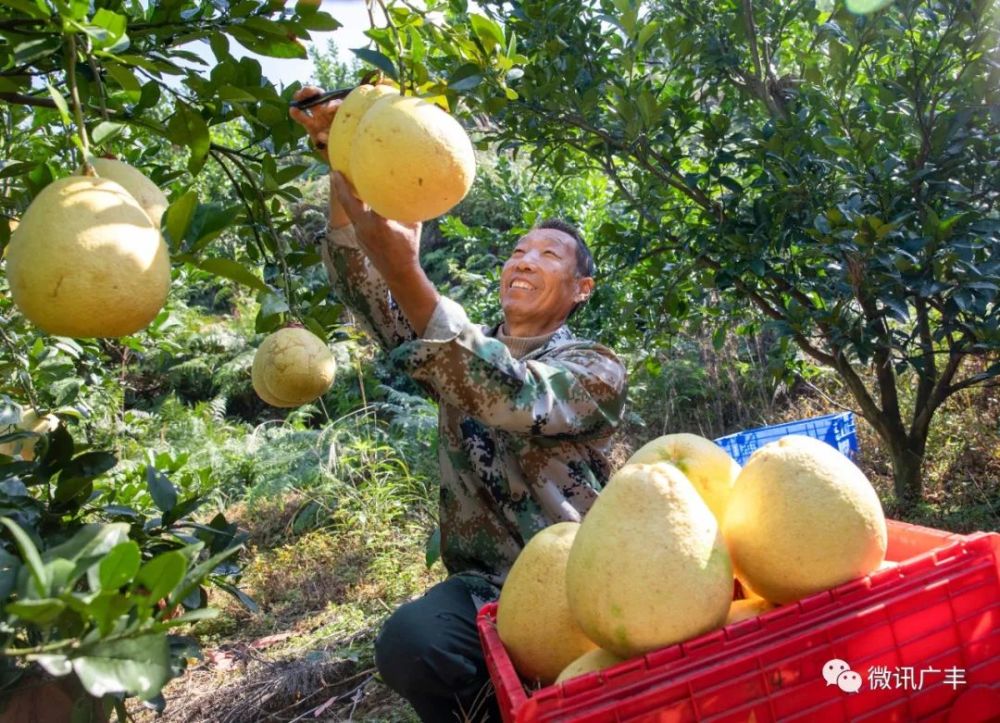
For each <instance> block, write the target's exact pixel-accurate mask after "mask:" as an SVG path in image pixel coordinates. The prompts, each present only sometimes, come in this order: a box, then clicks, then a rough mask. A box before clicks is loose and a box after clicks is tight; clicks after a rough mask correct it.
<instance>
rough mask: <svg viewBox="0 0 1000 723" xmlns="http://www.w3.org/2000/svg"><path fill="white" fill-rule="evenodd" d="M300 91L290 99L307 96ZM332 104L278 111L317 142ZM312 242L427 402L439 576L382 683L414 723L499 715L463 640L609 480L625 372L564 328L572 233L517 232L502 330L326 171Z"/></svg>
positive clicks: (384, 640) (583, 296)
mask: <svg viewBox="0 0 1000 723" xmlns="http://www.w3.org/2000/svg"><path fill="white" fill-rule="evenodd" d="M319 92H320V91H319V89H317V88H311V87H306V88H303V89H302V90H300V91H299V92H298V94H296V99H299V98H306V97H310V96H312V95H315V94H317V93H319ZM337 105H338V101H331V102H330V103H328V104H326V105H322V106H314V107H313V108H312V109H311V112H308V113H307V112H305V111H301V110H297V109H293V110H292V111H291V114H292V117H293V118H294V119H295V120H297V121H298V122H299V123H301V124H302V125H303V126H304V127H305V128H306V130H307V131H308V132H309V135H310V138H311V140H312V142H313V144H314V145H315V146H316V147H317V148H320V149H322V148H324V147H325V142H326V139H327V131H328V129H329V127H330V122H331V120H332V118H333V116H334V114H335V113H336V108H337ZM330 184H331V193H330V218H329V228H328V230H327V233H326V237H325V239H324V241H323V243H322V247H321V251H322V254H323V260H324V263H325V265H326V268H327V271H328V273H329V275H330V279H331V281H332V283H333V285H334V288H335V289H336V291H337V294H338V295H339V296H340V298H341V300H342V301H343V302H344V303H345V304H346V305H347V306H348V307H350V308H351V309H352V310H353V311H354V313H355V315H356V316H357V318H358V320H359V322H360V323H361V324H362V325H363V326H364V327H366V329H367V330H368V331H369V333H371V334H372V336H374V337H375V339H376V340H378V341H379V343H380V344H381V345H382V346H383V347H384V348H385V349H386V350H387V351H388V352H389V357H390V360H391V361H392V362H393V363H394V365H395V366H396V368H398V369H399V370H400V371H403V372H404V373H406V374H408V375H409V376H410V377H412V378H413V379H415V380H416V381H417V382H418V383H420V384H421V385H422V386H423V387H424V388H425V389H426V390H427V391H428V392H429V393H430V394H431V395H432V396H433V397H434V398H435V399H436V400H437V402H438V404H439V433H440V444H439V448H440V452H439V458H440V465H441V497H440V527H441V557H442V560H443V562H444V565H445V567H446V569H447V570H448V573H449V577H448V579H447V580H446V581H445V582H442V583H440V584H438V585H436V586H434V587H433V588H431V589H430V590H429V591H428V592H427V593H426V595H424V597H423V598H421V599H419V600H415V601H412V602H409V603H407V604H405V605H403V606H402V607H400V608H399V609H398V610H396V611H395V612H394V613H393V614H392V615H391V616H390V617H389V619H388V621H387V622H386V624H385V626H384V627H383V629H382V631H381V633H380V634H379V637H378V639H377V640H376V643H375V662H376V664H377V666H378V669H379V672H380V674H381V675H382V678H383V679H384V680H385V682H386V683H387V684H388V685H389V686H390V687H391V688H393V689H394V690H396V691H397V692H398V693H400V694H401V695H402V696H403V697H405V698H406V699H407V700H408V701H409V702H410V703H411V704H412V705H413V707H414V709H416V711H417V713H418V714H419V715H420V717H421V719H422V720H424V721H456V720H467V719H471V720H481V719H483V718H486V719H488V720H499V713H498V710H497V704H496V701H495V698H494V697H493V696H492V695H489V694H488V690H489V689H488V682H489V676H488V673H487V671H486V667H485V663H484V659H483V653H482V649H481V647H480V644H479V638H478V635H477V633H476V625H475V616H476V612H477V610H478V608H479V607H480V606H481V605H482V604H483V603H484V602H487V601H489V600H493V599H496V597H497V596H498V595H499V590H500V586H501V585H502V584H503V582H504V578H505V577H506V575H507V572H508V570H509V569H510V566H511V565H512V564H513V562H514V560H515V558H516V557H517V554H518V552H520V550H521V549H522V548H523V547H524V544H525V543H526V542H527V540H529V539H530V538H531V537H532V535H534V534H535V533H536V532H538V531H539V530H541V529H543V528H545V527H546V526H548V525H551V524H554V523H556V522H561V521H566V520H574V521H578V520H580V519H581V518H582V516H583V515H584V514H585V513H586V512H587V510H588V509H590V506H591V504H593V502H594V500H595V499H596V497H597V493H598V491H599V490H600V489H601V488H602V486H603V485H604V484H605V483H606V482H607V479H608V476H609V474H610V469H609V463H608V457H607V452H608V447H609V440H610V436H611V434H612V432H613V431H614V430H615V428H616V427H617V426H618V424H619V421H620V418H621V410H622V405H623V403H624V399H625V384H626V380H625V368H624V366H623V365H622V363H621V362H620V361H619V360H618V358H617V357H616V356H615V355H614V353H613V352H611V351H610V350H609V349H607V348H605V347H603V346H601V345H599V344H597V343H594V342H591V341H586V340H581V339H576V338H575V337H574V336H573V334H572V333H571V332H570V331H569V329H568V328H567V327H566V325H565V324H566V320H567V319H568V317H569V316H570V314H572V312H573V311H574V310H575V309H576V308H577V307H578V306H579V305H580V304H582V303H584V302H585V301H586V300H587V298H588V297H589V296H590V294H591V292H592V291H593V288H594V279H593V274H594V267H593V263H594V262H593V259H592V257H591V255H590V251H589V250H588V249H587V246H586V244H585V243H584V242H583V239H582V238H581V237H580V235H579V233H578V232H577V231H576V230H575V229H574V228H573V227H572V226H570V225H569V224H566V223H563V222H560V221H552V222H546V223H542V224H540V225H539V226H537V227H535V228H533V229H531V230H530V231H529V232H528V233H527V234H525V235H524V236H523V237H522V238H521V239H519V240H518V242H517V244H516V246H515V247H514V250H513V252H512V253H511V256H510V258H509V259H508V260H507V262H506V263H505V264H504V266H503V271H502V272H501V275H500V301H501V306H502V308H503V323H501V324H499V325H498V326H496V327H493V328H492V329H488V328H485V327H480V326H477V325H474V324H472V323H471V322H470V321H469V319H468V317H467V316H466V314H465V311H464V310H463V309H462V307H461V306H459V305H458V304H457V303H455V302H454V301H452V300H450V299H448V298H446V297H443V296H441V295H440V294H439V293H438V291H437V289H436V288H435V286H434V285H433V284H432V283H431V282H430V280H429V279H428V278H427V276H426V274H425V273H424V271H423V269H422V268H421V267H420V263H419V258H418V246H419V240H420V225H419V224H414V225H407V224H402V223H398V222H396V221H392V220H389V219H385V218H382V217H381V216H378V215H377V214H375V213H373V212H372V211H371V210H370V209H369V208H368V207H367V206H365V204H364V203H363V202H362V201H361V200H359V199H358V198H356V197H355V196H354V194H353V192H352V189H351V188H350V187H349V184H348V183H347V181H346V180H345V179H344V178H343V176H341V174H339V173H337V172H332V173H331V174H330Z"/></svg>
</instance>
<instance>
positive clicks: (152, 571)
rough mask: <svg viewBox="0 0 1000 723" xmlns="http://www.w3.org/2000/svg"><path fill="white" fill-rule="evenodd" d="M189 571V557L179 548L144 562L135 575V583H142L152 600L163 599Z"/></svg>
mask: <svg viewBox="0 0 1000 723" xmlns="http://www.w3.org/2000/svg"><path fill="white" fill-rule="evenodd" d="M186 571H187V558H186V557H184V554H183V553H181V552H180V551H179V550H171V551H170V552H162V553H160V554H159V555H157V556H156V557H154V558H153V559H152V560H150V561H149V562H147V563H146V564H144V565H143V566H142V567H141V568H140V569H139V573H138V574H137V575H136V576H135V584H136V585H137V586H138V585H141V586H142V587H144V588H145V589H146V590H147V591H148V592H147V593H146V594H147V595H148V596H149V599H150V600H151V601H152V602H157V601H159V600H163V599H164V598H166V597H169V596H170V593H171V592H172V591H173V589H174V588H175V587H177V586H178V585H179V584H180V583H181V580H183V579H184V573H185V572H186Z"/></svg>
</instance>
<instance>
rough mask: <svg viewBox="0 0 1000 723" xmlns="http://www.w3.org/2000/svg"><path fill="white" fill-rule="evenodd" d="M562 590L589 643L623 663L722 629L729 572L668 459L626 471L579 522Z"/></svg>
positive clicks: (705, 514)
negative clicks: (716, 629)
mask: <svg viewBox="0 0 1000 723" xmlns="http://www.w3.org/2000/svg"><path fill="white" fill-rule="evenodd" d="M566 591H567V594H568V596H569V606H570V610H572V612H573V617H575V618H576V621H577V623H579V625H580V627H581V628H582V629H583V632H584V633H586V635H587V637H589V638H590V639H591V640H593V641H594V642H595V643H597V644H598V645H599V646H600V647H602V648H604V649H606V650H609V651H611V652H613V653H615V654H616V655H619V656H621V657H623V658H629V657H632V656H634V655H639V654H641V653H645V652H648V651H650V650H653V649H655V648H659V647H662V646H664V645H670V644H672V643H677V642H680V641H682V640H687V639H688V638H692V637H694V636H696V635H699V634H701V633H704V632H707V631H709V630H712V629H714V628H717V627H719V626H721V625H722V623H723V622H725V619H726V613H728V612H729V604H730V602H731V601H732V596H733V569H732V564H731V563H730V561H729V554H728V553H727V552H726V546H725V543H724V541H723V539H722V534H721V532H720V531H719V524H718V522H717V521H716V519H715V516H714V515H713V514H712V512H711V510H709V509H708V506H707V505H706V504H705V502H704V501H703V500H702V499H701V497H700V496H699V495H698V493H697V492H696V491H695V489H694V486H692V484H691V482H690V481H688V478H687V477H685V476H684V474H683V473H682V472H681V471H680V470H679V469H677V468H676V467H674V466H673V465H671V464H670V463H668V462H656V463H654V464H630V465H626V466H624V467H622V468H621V469H620V470H619V471H618V472H617V473H616V474H615V475H614V476H613V477H612V478H611V481H610V482H609V483H608V486H607V487H606V488H605V489H604V491H603V492H601V495H600V497H598V499H597V501H596V502H595V503H594V506H593V507H592V508H591V509H590V512H588V513H587V516H586V517H585V518H584V520H583V523H582V524H581V525H580V531H579V532H578V533H577V535H576V540H575V541H574V543H573V549H572V550H570V555H569V562H568V563H567V566H566Z"/></svg>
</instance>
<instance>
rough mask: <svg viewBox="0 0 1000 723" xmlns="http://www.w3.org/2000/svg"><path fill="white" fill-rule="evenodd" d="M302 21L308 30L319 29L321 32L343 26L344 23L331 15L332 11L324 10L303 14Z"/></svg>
mask: <svg viewBox="0 0 1000 723" xmlns="http://www.w3.org/2000/svg"><path fill="white" fill-rule="evenodd" d="M300 22H301V23H302V26H303V27H304V28H306V29H307V30H319V31H321V32H330V31H331V30H336V29H337V28H340V27H343V25H342V23H341V22H340V21H339V20H337V19H336V18H334V17H333V16H332V15H330V13H322V12H314V13H307V14H303V15H302V18H301V21H300Z"/></svg>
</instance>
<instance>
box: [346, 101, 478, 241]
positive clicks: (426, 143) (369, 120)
mask: <svg viewBox="0 0 1000 723" xmlns="http://www.w3.org/2000/svg"><path fill="white" fill-rule="evenodd" d="M350 166H351V177H352V178H353V179H354V187H355V189H356V190H357V192H358V195H359V196H360V197H361V199H362V200H363V201H365V202H366V203H367V204H368V205H369V206H371V208H372V210H374V211H375V212H376V213H378V214H381V215H382V216H385V217H386V218H391V219H395V220H397V221H402V222H403V223H415V222H417V221H426V220H428V219H431V218H435V217H437V216H440V215H441V214H443V213H446V212H447V211H449V210H451V208H452V207H453V206H454V205H455V204H457V203H458V202H459V201H461V200H462V199H463V198H465V194H466V193H468V192H469V188H470V187H471V186H472V180H473V179H474V178H475V175H476V157H475V154H474V153H473V150H472V142H471V141H470V140H469V136H468V134H467V133H466V132H465V129H464V128H462V126H461V125H460V124H459V122H458V121H457V120H455V119H454V118H453V117H452V116H451V115H449V114H448V112H447V111H444V110H442V109H441V108H440V107H438V106H436V105H434V104H433V103H428V102H427V101H425V100H422V99H420V98H414V97H412V96H399V95H390V96H386V97H383V98H380V99H379V100H377V101H376V102H375V104H374V105H372V106H371V108H369V109H368V112H367V113H365V115H364V117H362V119H361V122H360V123H359V124H358V129H357V132H356V134H355V140H354V144H353V147H352V148H351V160H350Z"/></svg>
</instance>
